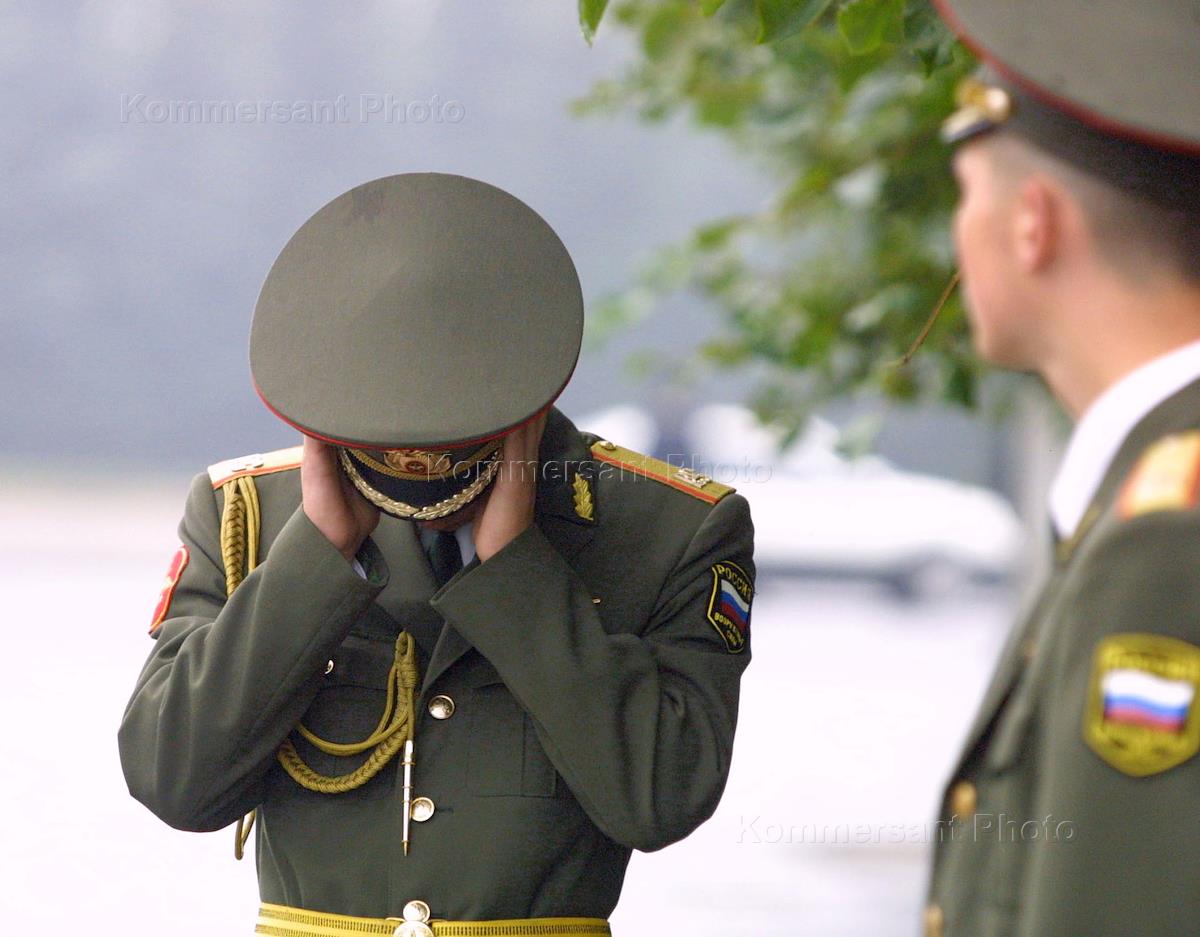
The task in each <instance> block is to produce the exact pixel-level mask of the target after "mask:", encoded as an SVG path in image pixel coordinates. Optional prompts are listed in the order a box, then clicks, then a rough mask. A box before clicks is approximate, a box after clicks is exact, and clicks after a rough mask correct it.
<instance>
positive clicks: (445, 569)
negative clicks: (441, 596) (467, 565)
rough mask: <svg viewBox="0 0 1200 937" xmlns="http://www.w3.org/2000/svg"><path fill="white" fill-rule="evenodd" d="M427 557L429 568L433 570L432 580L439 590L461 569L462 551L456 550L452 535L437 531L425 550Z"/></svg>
mask: <svg viewBox="0 0 1200 937" xmlns="http://www.w3.org/2000/svg"><path fill="white" fill-rule="evenodd" d="M425 555H426V556H428V557H429V567H430V569H432V570H433V578H434V579H436V580H437V584H438V586H439V588H440V587H441V586H444V585H445V584H446V583H448V582H449V581H450V579H451V578H452V577H453V576H454V574H455V573H457V572H458V571H459V570H460V569H462V567H463V562H462V551H461V550H459V548H458V538H457V537H455V536H454V534H452V533H446V532H445V531H438V532H437V533H435V534H434V536H433V538H432V542H431V543H430V544H429V546H428V547H427V548H426V550H425Z"/></svg>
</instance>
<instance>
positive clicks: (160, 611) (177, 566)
mask: <svg viewBox="0 0 1200 937" xmlns="http://www.w3.org/2000/svg"><path fill="white" fill-rule="evenodd" d="M190 558H191V554H190V553H188V548H187V547H185V546H184V545H183V544H180V545H179V549H178V550H176V551H175V555H174V556H173V557H171V565H170V566H168V567H167V575H166V577H165V578H164V579H163V584H162V590H161V591H160V592H159V593H158V603H157V604H156V605H155V606H154V617H153V618H152V619H151V621H150V633H151V634H154V632H155V631H157V630H158V626H159V625H161V624H162V623H163V619H164V618H166V617H167V612H168V611H170V609H171V597H172V596H173V595H174V594H175V587H176V586H177V585H178V584H179V577H180V576H182V575H183V571H184V569H186V568H187V564H188V560H189V559H190Z"/></svg>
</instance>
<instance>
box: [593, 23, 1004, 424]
mask: <svg viewBox="0 0 1200 937" xmlns="http://www.w3.org/2000/svg"><path fill="white" fill-rule="evenodd" d="M606 6H608V9H607V13H606V11H605V7H606ZM605 16H606V19H605V20H604V24H605V27H606V28H615V29H619V30H624V31H628V32H630V33H632V34H633V36H634V37H635V38H636V41H637V48H638V49H639V50H640V54H639V55H638V56H637V58H636V59H635V60H634V61H633V62H632V63H631V64H630V66H629V67H628V68H627V70H626V71H625V73H624V74H623V75H621V76H619V77H617V78H614V79H612V80H606V81H603V82H601V83H599V84H597V85H596V86H594V87H593V89H592V90H591V91H590V93H589V94H588V95H587V96H586V97H585V98H584V99H583V100H581V101H579V102H577V108H578V110H579V112H580V113H583V114H595V113H614V112H625V111H630V110H632V111H634V112H636V113H637V114H638V115H639V116H640V117H641V118H642V119H644V120H646V121H664V120H667V119H669V118H673V117H676V116H677V115H681V114H683V115H688V116H689V117H690V118H691V119H692V120H693V121H695V122H696V123H697V124H699V125H700V126H702V127H705V128H709V129H711V130H713V131H715V132H717V133H719V134H721V135H722V136H724V137H726V138H728V139H729V140H730V141H732V142H733V143H734V144H735V146H736V148H737V151H738V152H742V153H744V154H746V156H747V158H750V159H753V160H755V161H757V163H758V164H759V165H761V166H762V167H764V168H765V169H766V170H767V171H768V172H770V173H772V174H774V175H775V176H776V177H777V178H778V180H779V186H778V190H777V194H776V195H775V197H774V198H773V199H772V200H771V201H770V203H769V204H768V205H766V206H765V207H763V208H762V209H761V210H758V211H754V212H750V213H747V214H744V215H738V216H736V217H730V218H721V219H716V220H713V221H712V222H711V223H708V224H705V225H704V226H702V227H701V228H699V229H697V230H696V231H695V232H693V234H692V235H691V237H690V238H688V239H687V240H686V242H684V243H680V244H675V245H672V246H669V247H665V248H663V249H662V250H661V252H660V253H659V254H658V255H657V256H656V257H655V258H654V259H653V260H652V261H651V262H650V263H649V264H648V265H647V266H646V268H645V269H644V270H643V271H641V273H640V274H639V276H638V280H637V282H636V284H635V285H634V286H633V287H632V288H630V289H629V290H628V291H626V292H625V293H623V294H621V295H620V296H617V297H613V298H611V299H610V300H609V301H608V302H607V303H606V304H605V306H604V308H603V310H602V311H601V317H600V318H601V322H602V323H605V324H608V325H612V324H615V323H623V322H627V321H629V319H630V318H631V317H635V316H640V315H644V314H646V313H647V312H648V311H650V310H652V309H653V307H654V305H655V303H656V301H657V300H658V299H659V298H660V297H662V296H663V295H664V294H667V293H671V292H674V291H677V290H695V291H698V292H699V293H700V294H702V295H703V296H705V297H707V298H708V299H710V300H712V301H713V302H714V304H715V305H716V307H717V308H718V309H719V310H720V311H721V314H722V317H723V319H724V322H725V326H726V327H725V329H724V330H723V334H722V336H721V338H720V339H718V340H716V341H713V342H710V343H708V344H707V345H706V347H705V348H704V349H703V354H704V355H705V357H707V358H708V359H709V360H712V361H715V362H718V363H720V364H725V365H749V364H758V365H763V364H765V365H766V368H765V371H766V373H767V375H768V376H767V377H766V378H765V380H764V384H763V387H762V389H761V393H760V395H759V399H758V401H757V404H758V409H759V410H760V412H761V413H762V415H763V416H764V417H769V418H772V419H778V420H783V421H784V422H786V423H791V424H792V425H797V424H798V423H799V421H800V420H801V419H802V418H803V416H804V415H805V414H806V413H807V412H809V411H810V410H811V409H812V407H814V406H816V405H818V404H820V403H822V402H824V401H826V400H829V399H831V398H833V397H839V396H843V395H846V394H854V393H856V392H859V391H874V392H882V394H884V395H885V396H886V397H889V398H893V399H901V400H917V399H941V400H950V401H954V402H957V403H959V404H962V405H965V406H972V405H974V403H975V401H976V396H977V386H978V382H979V377H980V370H981V366H980V364H979V362H978V361H977V359H976V358H975V357H974V355H973V354H972V352H971V348H970V342H969V338H968V336H967V332H966V328H965V321H964V313H963V308H962V304H961V301H960V300H959V298H958V297H957V296H953V297H952V298H951V299H950V301H949V302H948V303H947V304H946V306H945V308H944V310H943V312H942V315H941V317H940V319H939V320H938V322H937V324H936V326H935V327H934V328H933V330H932V331H931V333H930V334H929V337H928V339H927V341H926V343H925V345H924V346H923V348H922V349H921V351H920V352H919V353H918V354H917V355H916V357H915V358H914V359H913V360H912V361H911V362H910V363H909V364H907V365H901V364H900V363H899V362H900V361H901V359H903V358H904V356H905V353H906V352H907V351H908V349H909V347H910V345H911V344H912V342H913V341H914V340H915V338H916V337H917V336H918V334H920V333H921V330H922V326H923V325H924V324H925V322H926V320H927V318H928V316H929V314H930V312H931V310H932V309H933V308H934V307H935V305H936V304H937V301H938V298H939V297H940V296H941V294H942V292H943V290H944V289H945V287H946V285H947V283H948V282H949V280H950V278H951V275H952V273H953V269H954V259H953V251H952V245H951V237H950V215H951V212H952V209H953V205H954V201H955V199H956V197H957V193H956V189H955V185H954V182H953V179H952V177H951V174H950V170H949V162H950V159H949V157H950V154H949V152H948V149H947V148H946V146H945V145H943V144H942V143H941V141H940V140H939V138H938V130H939V125H940V123H941V121H942V120H943V119H944V118H945V117H946V115H947V114H949V113H950V112H951V110H952V109H953V96H954V88H955V86H956V84H957V82H958V80H959V78H960V77H961V76H963V75H964V74H966V73H968V72H969V71H970V70H971V69H972V68H973V62H972V60H971V59H970V56H969V54H968V53H967V52H966V51H965V50H964V49H963V48H962V47H961V46H960V45H959V44H958V43H957V42H956V41H955V40H954V39H953V37H952V36H951V34H950V33H949V32H948V31H947V30H946V28H945V27H944V26H943V24H942V22H941V20H940V19H939V18H938V16H937V14H936V13H935V12H934V10H933V9H932V7H931V5H930V4H929V2H928V0H843V2H835V0H616V2H614V3H613V4H611V6H609V5H608V4H607V3H606V2H587V0H580V19H581V22H582V23H583V24H584V30H585V34H586V35H588V36H589V37H590V36H591V35H592V34H594V32H595V29H596V27H597V26H598V25H599V23H600V22H601V17H605ZM681 158H685V157H682V156H681ZM713 184H714V185H719V184H720V180H719V179H714V180H713ZM603 327H604V326H603V325H602V328H603Z"/></svg>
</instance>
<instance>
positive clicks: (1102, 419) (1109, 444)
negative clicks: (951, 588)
mask: <svg viewBox="0 0 1200 937" xmlns="http://www.w3.org/2000/svg"><path fill="white" fill-rule="evenodd" d="M1197 377H1200V341H1195V342H1191V343H1189V344H1187V345H1183V346H1181V347H1179V348H1176V349H1175V350H1174V351H1170V352H1167V353H1166V354H1165V355H1160V356H1159V357H1157V358H1155V359H1153V360H1152V361H1149V362H1147V363H1146V364H1143V365H1142V366H1141V367H1139V368H1136V369H1135V370H1133V371H1131V372H1130V373H1129V374H1127V375H1125V377H1123V378H1121V380H1119V381H1118V382H1117V383H1116V384H1113V385H1112V386H1111V387H1110V388H1108V389H1107V390H1106V391H1105V392H1104V393H1102V394H1101V395H1100V396H1099V397H1098V398H1096V400H1095V401H1094V402H1093V403H1092V405H1091V406H1090V407H1088V409H1087V410H1086V411H1085V412H1084V414H1083V416H1082V417H1081V418H1080V419H1079V422H1078V423H1077V424H1076V425H1075V430H1074V432H1073V433H1072V434H1071V441H1070V443H1069V444H1068V446H1067V452H1066V455H1065V456H1064V457H1063V461H1062V465H1061V466H1060V468H1059V470H1058V474H1057V475H1056V476H1055V479H1054V483H1053V484H1052V485H1051V487H1050V519H1051V521H1052V522H1053V524H1054V529H1055V532H1056V533H1057V534H1058V536H1059V537H1061V538H1063V539H1066V538H1069V537H1071V536H1073V535H1074V534H1075V532H1076V530H1077V528H1078V527H1079V524H1080V521H1081V520H1082V519H1083V516H1084V514H1085V513H1086V512H1087V509H1088V505H1089V504H1091V502H1092V500H1093V498H1094V497H1095V495H1096V492H1097V490H1098V489H1099V488H1100V483H1101V481H1102V480H1103V479H1104V476H1105V474H1106V472H1107V471H1108V468H1109V466H1110V465H1111V464H1112V461H1113V459H1114V458H1115V457H1116V455H1117V452H1118V451H1119V450H1120V448H1121V445H1122V443H1123V442H1124V441H1125V438H1126V437H1127V436H1128V435H1129V433H1130V431H1131V430H1133V428H1134V427H1135V426H1137V424H1138V423H1140V422H1141V420H1142V419H1143V418H1144V417H1145V416H1146V415H1147V414H1148V413H1150V411H1152V410H1153V409H1154V408H1155V407H1157V406H1158V405H1159V404H1160V403H1162V402H1163V401H1164V400H1166V399H1167V398H1168V397H1171V396H1172V395H1173V394H1175V393H1176V392H1177V391H1179V390H1182V389H1183V388H1184V387H1186V386H1187V385H1188V384H1190V383H1192V381H1194V380H1196V378H1197Z"/></svg>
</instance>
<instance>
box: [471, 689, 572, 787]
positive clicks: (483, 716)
mask: <svg viewBox="0 0 1200 937" xmlns="http://www.w3.org/2000/svg"><path fill="white" fill-rule="evenodd" d="M467 693H468V700H469V705H470V721H469V729H468V751H467V789H468V790H469V791H470V792H471V793H472V794H474V795H476V796H477V797H553V796H555V792H556V789H557V787H558V785H557V772H555V770H554V765H553V764H551V762H550V759H549V758H548V757H547V756H546V752H545V749H543V748H542V744H541V742H540V741H538V737H537V733H536V732H535V731H534V728H533V722H532V721H531V720H530V718H529V716H528V715H527V714H526V712H525V710H524V709H522V708H521V705H520V704H519V703H518V702H517V700H516V697H514V696H513V695H512V693H511V692H510V691H509V689H508V687H506V686H505V685H504V684H503V683H502V682H500V681H499V680H496V681H494V682H488V683H483V684H480V685H478V686H475V687H472V688H470V689H469V690H468V691H467Z"/></svg>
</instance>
